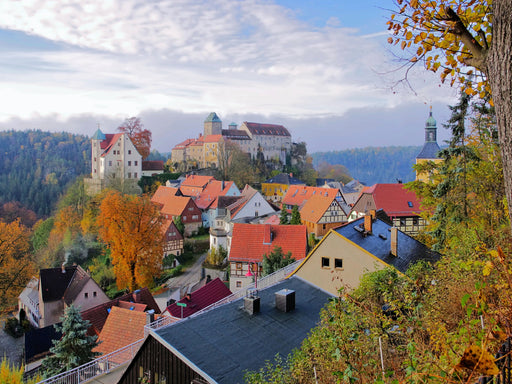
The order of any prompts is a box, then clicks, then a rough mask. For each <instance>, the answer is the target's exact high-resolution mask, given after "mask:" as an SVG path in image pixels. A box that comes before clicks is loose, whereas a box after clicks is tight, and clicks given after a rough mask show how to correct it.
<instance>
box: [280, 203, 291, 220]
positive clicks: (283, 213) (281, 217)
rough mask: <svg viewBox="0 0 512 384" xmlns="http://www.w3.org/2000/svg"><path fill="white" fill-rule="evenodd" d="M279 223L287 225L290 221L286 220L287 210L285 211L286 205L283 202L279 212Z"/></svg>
mask: <svg viewBox="0 0 512 384" xmlns="http://www.w3.org/2000/svg"><path fill="white" fill-rule="evenodd" d="M279 224H281V225H288V224H290V222H289V221H288V212H287V211H286V207H285V206H284V204H281V214H280V215H279Z"/></svg>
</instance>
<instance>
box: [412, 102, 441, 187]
mask: <svg viewBox="0 0 512 384" xmlns="http://www.w3.org/2000/svg"><path fill="white" fill-rule="evenodd" d="M440 150H441V148H439V145H438V144H437V123H436V120H435V119H434V117H433V116H432V107H430V113H429V116H428V119H427V121H426V122H425V144H423V148H422V149H421V151H420V153H419V154H418V155H417V156H416V164H417V165H418V164H422V163H426V162H427V161H433V162H435V163H440V162H441V161H443V160H442V159H440V158H439V157H437V154H438V152H439V151H440ZM416 180H417V181H423V182H428V181H429V175H428V174H427V173H426V172H418V171H416Z"/></svg>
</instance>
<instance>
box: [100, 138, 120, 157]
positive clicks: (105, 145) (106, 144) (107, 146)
mask: <svg viewBox="0 0 512 384" xmlns="http://www.w3.org/2000/svg"><path fill="white" fill-rule="evenodd" d="M123 135H124V133H114V134H112V133H107V134H106V135H105V140H103V141H102V142H101V143H100V148H101V149H103V153H102V154H101V156H105V155H106V154H107V153H109V152H110V150H111V149H112V147H113V146H114V144H115V143H116V142H117V140H119V139H120V138H121V137H122V136H123Z"/></svg>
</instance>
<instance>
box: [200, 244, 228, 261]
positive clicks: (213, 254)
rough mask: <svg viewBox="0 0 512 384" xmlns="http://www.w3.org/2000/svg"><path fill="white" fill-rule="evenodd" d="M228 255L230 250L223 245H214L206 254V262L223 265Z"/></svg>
mask: <svg viewBox="0 0 512 384" xmlns="http://www.w3.org/2000/svg"><path fill="white" fill-rule="evenodd" d="M227 255H228V252H227V251H226V250H225V249H224V247H223V246H222V245H219V246H218V247H212V248H210V250H209V251H208V253H207V255H206V260H205V262H206V263H207V264H209V265H212V266H221V265H222V264H224V259H225V258H226V256H227Z"/></svg>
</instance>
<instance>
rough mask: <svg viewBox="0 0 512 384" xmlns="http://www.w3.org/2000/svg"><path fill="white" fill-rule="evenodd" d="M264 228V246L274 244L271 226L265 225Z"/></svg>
mask: <svg viewBox="0 0 512 384" xmlns="http://www.w3.org/2000/svg"><path fill="white" fill-rule="evenodd" d="M264 225H265V226H264V227H263V244H270V243H272V240H273V239H272V237H273V236H272V230H271V228H270V224H264Z"/></svg>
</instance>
